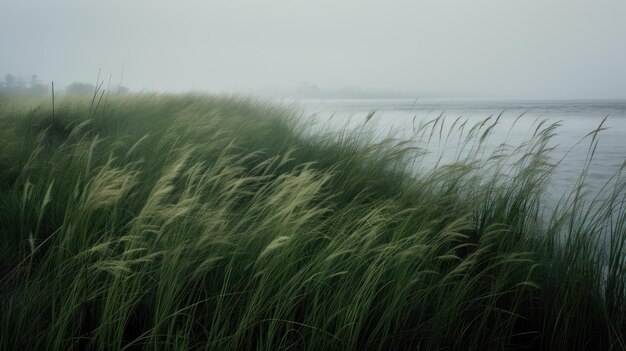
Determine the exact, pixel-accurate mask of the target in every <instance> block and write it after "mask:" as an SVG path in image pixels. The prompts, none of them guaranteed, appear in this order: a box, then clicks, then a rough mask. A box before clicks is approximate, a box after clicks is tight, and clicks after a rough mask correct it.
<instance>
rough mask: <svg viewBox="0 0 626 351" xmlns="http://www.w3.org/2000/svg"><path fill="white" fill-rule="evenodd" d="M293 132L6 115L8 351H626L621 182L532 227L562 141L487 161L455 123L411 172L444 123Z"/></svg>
mask: <svg viewBox="0 0 626 351" xmlns="http://www.w3.org/2000/svg"><path fill="white" fill-rule="evenodd" d="M298 114H299V112H297V110H294V109H291V108H287V107H281V106H279V105H275V104H269V103H263V102H259V101H255V100H251V99H245V98H240V97H216V96H207V95H167V94H138V95H127V96H120V97H114V96H110V97H107V98H106V99H105V100H103V101H102V104H100V105H98V106H94V104H93V101H91V100H90V99H78V98H65V99H58V101H56V105H55V109H54V113H53V110H52V108H51V106H50V102H48V101H46V102H41V101H31V102H28V101H19V100H9V99H5V100H1V101H0V235H1V236H2V244H1V246H0V250H1V252H0V256H1V262H2V264H1V267H0V277H1V278H0V279H1V282H0V289H1V290H0V310H1V311H2V313H1V315H0V338H1V340H0V348H1V349H4V350H36V349H48V350H69V349H101V350H118V349H121V350H133V349H148V350H187V349H191V350H242V349H258V350H323V349H327V350H394V349H416V350H446V349H447V350H459V349H467V350H491V349H494V350H495V349H525V348H530V349H561V350H566V349H571V350H575V349H589V350H608V349H612V350H623V349H626V340H625V335H626V189H625V185H626V182H625V179H624V175H623V174H622V173H621V170H620V171H618V172H617V173H616V174H615V176H614V177H613V178H612V181H611V183H610V184H608V185H607V186H606V187H605V188H604V189H602V192H601V193H594V192H589V191H587V188H586V186H585V183H586V181H585V177H586V173H587V170H588V169H587V168H585V167H583V171H582V173H581V176H580V178H579V181H578V182H577V183H576V185H575V186H574V187H572V189H571V191H570V193H569V194H568V196H565V197H563V199H562V200H560V201H559V203H558V204H557V206H555V207H554V208H552V209H550V210H549V211H546V210H545V206H544V205H545V196H546V194H545V187H546V184H547V183H548V182H549V180H550V179H551V176H552V174H553V172H554V169H555V167H558V164H555V163H554V162H552V161H551V158H550V157H549V156H550V153H551V150H552V149H551V146H550V139H551V137H553V136H554V134H555V133H558V128H557V126H556V125H552V124H542V125H539V126H538V128H537V130H536V131H535V132H534V134H533V135H532V137H531V138H529V140H527V141H525V142H524V143H521V144H519V145H516V146H514V147H510V148H503V149H500V150H497V151H496V152H494V153H493V154H490V155H487V157H484V156H485V153H484V148H483V145H484V143H485V142H486V141H487V140H488V138H489V137H490V134H491V133H492V130H493V129H492V128H493V127H492V126H493V125H494V123H497V121H496V120H495V119H494V120H488V121H482V122H480V123H477V124H471V123H468V122H466V123H465V124H463V126H464V127H463V130H462V131H461V132H460V135H461V136H462V137H461V139H460V141H461V147H462V148H463V150H465V151H464V152H463V153H460V154H462V155H463V157H462V158H460V159H457V160H455V161H454V162H451V163H446V164H440V165H437V166H436V167H435V166H433V167H417V168H416V167H415V165H416V164H417V165H420V160H421V159H422V158H423V157H425V155H424V153H423V150H422V149H421V148H419V143H420V142H426V139H432V138H438V137H439V136H440V135H441V134H440V125H438V124H437V121H434V122H432V123H425V124H422V125H420V126H419V128H418V129H417V130H416V131H415V134H414V139H412V140H410V141H407V140H399V139H395V138H392V137H389V138H384V139H382V140H377V141H376V142H372V139H370V138H369V137H368V135H369V134H368V132H367V125H365V124H364V125H363V127H361V128H357V129H355V130H347V129H346V130H344V131H342V132H330V131H329V132H327V133H324V132H320V131H318V132H315V133H311V132H310V128H309V127H308V126H307V125H306V124H307V122H306V119H303V118H301V116H299V115H298ZM460 125H461V124H460V123H459V124H458V125H457V126H456V127H455V126H452V127H451V128H460ZM600 129H601V126H598V129H597V130H596V131H589V132H590V134H589V135H588V137H587V138H586V139H585V140H584V141H583V142H585V143H587V144H588V152H589V153H588V157H587V158H588V159H589V160H590V159H591V158H592V157H593V153H594V149H595V147H596V145H597V142H598V133H597V132H598V131H599V130H600ZM424 164H426V163H424ZM415 169H417V171H415Z"/></svg>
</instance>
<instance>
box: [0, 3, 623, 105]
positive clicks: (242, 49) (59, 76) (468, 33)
mask: <svg viewBox="0 0 626 351" xmlns="http://www.w3.org/2000/svg"><path fill="white" fill-rule="evenodd" d="M124 63H125V64H126V69H125V74H124V82H123V85H126V86H128V87H130V88H131V89H132V90H135V91H137V90H142V89H146V90H168V91H187V90H208V91H245V92H250V91H261V90H267V89H269V90H272V89H289V88H292V87H295V86H297V85H298V84H302V83H304V82H308V83H311V84H315V85H317V86H319V87H320V88H322V89H328V90H333V89H341V88H343V87H346V86H351V87H358V88H359V89H362V90H366V91H381V92H383V91H384V92H411V93H413V92H415V93H416V94H426V95H433V94H434V95H442V96H457V97H460V96H468V97H471V96H476V97H519V98H626V1H624V0H615V1H609V0H589V1H577V0H566V1H565V0H542V1H535V0H523V1H522V0H519V1H513V0H493V1H485V0H473V1H460V0H459V1H447V0H437V1H434V0H433V1H394V0H388V1H367V0H359V1H356V0H344V1H340V0H335V1H326V0H318V1H295V0H265V1H258V0H257V1H240V0H228V1H210V0H209V1H191V0H186V1H181V0H177V1H174V0H169V1H165V0H150V1H148V0H145V1H140V0H135V1H133V0H107V1H91V0H55V1H52V0H40V1H32V0H2V1H1V2H0V74H4V73H14V74H21V75H24V76H27V75H30V74H38V75H40V76H41V78H42V79H44V80H47V81H49V80H55V82H58V84H60V85H65V84H68V83H71V82H72V81H92V80H95V77H96V75H97V71H98V68H100V67H101V68H102V70H103V76H104V77H106V78H108V75H109V74H110V73H112V74H113V75H114V78H113V80H114V81H116V80H117V79H119V74H120V71H121V69H122V65H123V64H124Z"/></svg>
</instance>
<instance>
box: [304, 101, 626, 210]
mask: <svg viewBox="0 0 626 351" xmlns="http://www.w3.org/2000/svg"><path fill="white" fill-rule="evenodd" d="M299 103H300V104H302V105H303V106H304V109H305V115H307V116H315V117H316V118H317V119H318V121H319V125H320V126H322V128H324V127H328V128H330V129H334V130H340V129H342V128H348V129H350V128H356V127H358V126H360V125H362V124H363V123H365V120H366V118H367V116H368V115H369V114H371V113H372V112H374V115H373V118H371V120H370V121H368V122H367V124H368V125H369V126H370V128H372V129H374V130H375V131H376V137H377V138H379V139H381V138H384V137H386V136H388V135H390V133H391V135H394V136H395V137H397V138H399V139H402V138H408V137H410V136H411V133H412V132H413V130H414V127H417V126H418V125H419V124H420V123H426V122H428V121H431V120H433V119H435V118H437V117H440V116H441V117H442V119H443V121H444V122H443V126H442V128H441V130H442V131H443V132H444V133H445V132H446V131H447V130H449V128H450V127H451V126H452V125H453V123H454V121H455V120H457V119H458V118H459V117H460V120H459V121H464V120H467V121H468V125H473V124H475V123H478V122H481V121H483V120H485V119H486V118H488V117H490V116H491V120H490V123H493V121H494V120H495V119H496V118H497V117H498V116H500V120H499V122H498V124H497V125H496V126H495V127H494V129H493V134H492V135H491V136H490V137H489V138H488V139H487V141H486V150H485V155H490V154H491V153H492V152H494V151H495V150H496V149H497V148H498V147H499V146H501V144H502V143H506V144H508V145H511V146H512V147H515V146H518V145H519V144H520V143H522V142H525V141H528V140H530V139H531V138H532V136H533V133H534V132H535V131H536V130H537V128H538V127H547V126H548V125H550V124H552V123H556V122H559V123H560V126H558V127H557V129H556V130H555V132H556V133H555V135H554V136H553V137H552V138H551V142H550V143H549V144H548V145H549V146H554V147H555V148H554V150H553V151H552V152H550V156H551V161H553V162H559V164H558V167H557V168H556V169H555V171H554V174H553V177H552V179H551V183H550V184H549V185H548V193H549V198H551V202H553V201H558V199H559V198H560V197H561V196H562V195H563V194H567V193H569V191H570V190H571V189H572V188H573V187H574V186H575V184H576V182H577V180H578V179H579V176H580V175H581V172H582V171H583V167H584V165H585V162H586V160H587V158H588V151H589V146H590V143H591V136H588V134H589V133H590V132H592V131H594V130H596V129H597V128H598V127H599V126H600V124H601V123H602V121H603V120H604V119H605V117H607V116H608V118H607V119H606V121H605V122H604V124H603V125H602V127H603V128H605V130H602V131H600V132H599V141H598V145H597V148H596V150H595V153H594V155H593V158H592V160H591V162H590V164H589V171H588V174H587V178H586V184H587V187H588V188H587V189H588V190H589V191H590V192H592V193H597V192H599V191H600V190H601V188H602V187H603V186H604V185H605V184H606V183H607V182H608V181H610V180H611V177H612V176H613V175H614V174H615V172H617V171H618V170H619V169H620V167H621V166H622V163H623V162H624V158H625V157H626V141H625V140H624V136H625V135H626V100H571V101H567V100H487V99H465V100H460V99H457V100H453V99H417V100H415V99H381V100H377V99H334V100H333V99H327V100H313V99H309V100H299ZM520 116H521V117H520ZM543 120H545V123H543V124H542V125H541V126H540V123H541V122H542V121H543ZM459 124H460V122H458V123H457V127H458V125H459ZM438 129H439V128H438ZM454 140H455V138H454V137H451V138H450V140H449V142H448V143H447V144H442V142H441V141H439V142H432V143H430V144H429V145H428V150H429V152H430V155H429V156H427V158H428V157H430V159H431V160H435V161H436V160H437V159H438V158H439V157H441V163H440V164H445V163H446V162H448V163H449V162H451V161H453V160H454V159H455V156H456V153H457V152H458V149H457V147H456V146H455V142H454ZM421 146H423V145H421Z"/></svg>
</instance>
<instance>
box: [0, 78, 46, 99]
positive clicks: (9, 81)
mask: <svg viewBox="0 0 626 351" xmlns="http://www.w3.org/2000/svg"><path fill="white" fill-rule="evenodd" d="M48 92H49V87H48V86H47V85H45V84H43V83H42V82H41V80H40V79H39V77H38V76H37V75H32V76H30V78H29V79H24V78H22V77H21V76H14V75H12V74H6V75H5V76H4V80H3V81H0V94H4V95H44V94H47V93H48Z"/></svg>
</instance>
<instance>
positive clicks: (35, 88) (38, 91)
mask: <svg viewBox="0 0 626 351" xmlns="http://www.w3.org/2000/svg"><path fill="white" fill-rule="evenodd" d="M57 89H58V88H55V92H57V93H58V92H60V90H57ZM95 90H96V87H95V86H94V85H93V84H91V83H82V82H74V83H72V84H70V85H68V86H66V87H65V89H64V92H65V93H66V94H68V95H88V94H93V93H94V91H95ZM128 91H129V89H128V88H127V87H125V86H119V87H117V86H116V87H112V88H111V91H110V92H109V93H113V94H117V93H120V94H124V93H128ZM50 93H51V88H50V85H49V84H43V83H42V81H41V79H39V77H38V76H37V75H32V76H30V78H28V79H24V78H22V77H21V76H15V75H13V74H6V75H5V76H4V80H2V81H0V95H6V96H16V95H32V96H40V95H46V94H50Z"/></svg>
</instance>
